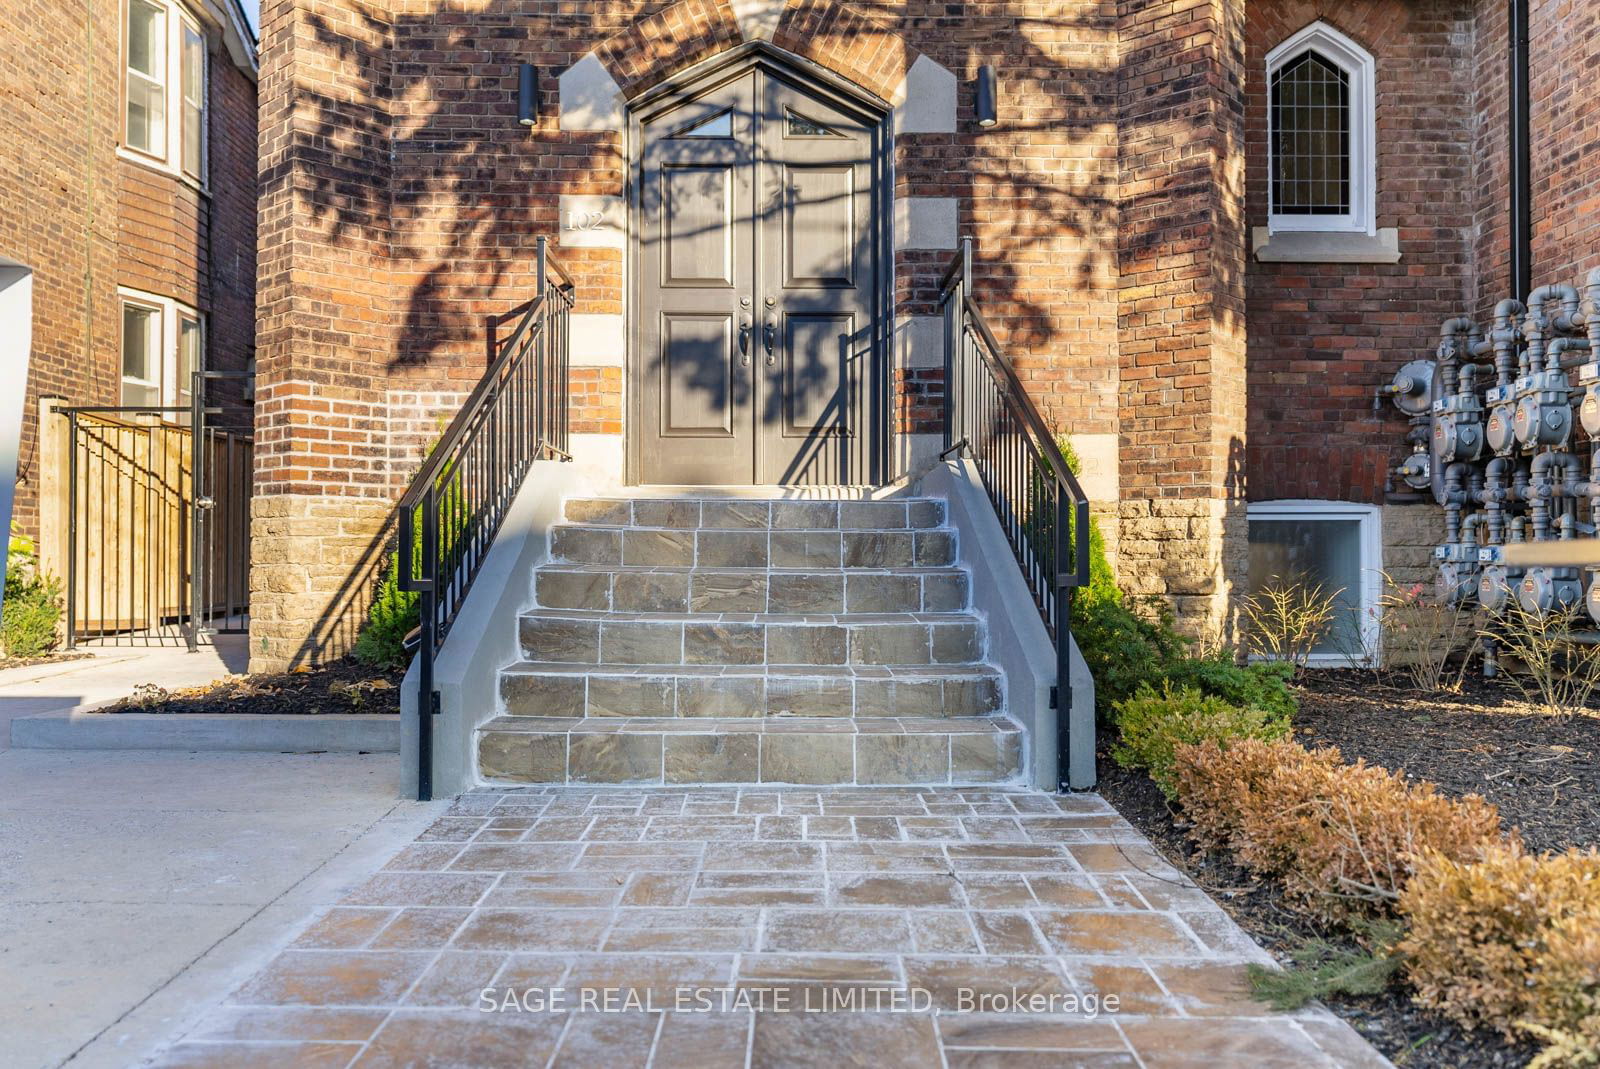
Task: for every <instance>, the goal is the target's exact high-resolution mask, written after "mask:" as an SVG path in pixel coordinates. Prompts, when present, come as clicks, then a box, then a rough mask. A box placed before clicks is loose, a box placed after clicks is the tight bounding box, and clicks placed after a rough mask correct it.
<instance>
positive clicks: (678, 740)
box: [478, 716, 1022, 786]
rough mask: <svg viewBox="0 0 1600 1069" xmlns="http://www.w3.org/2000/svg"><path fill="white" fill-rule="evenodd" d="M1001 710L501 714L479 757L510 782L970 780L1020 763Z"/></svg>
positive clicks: (986, 779)
mask: <svg viewBox="0 0 1600 1069" xmlns="http://www.w3.org/2000/svg"><path fill="white" fill-rule="evenodd" d="M1021 763H1022V735H1021V732H1020V731H1019V730H1018V729H1017V726H1016V725H1015V724H1013V723H1012V722H1011V721H1010V720H1007V719H1006V718H1004V717H953V718H950V719H942V720H923V719H915V718H892V717H891V718H881V719H875V720H840V719H814V718H792V719H791V718H785V719H771V718H767V719H763V718H751V719H737V720H700V721H688V720H681V719H675V718H664V719H663V718H645V717H641V718H636V719H618V718H593V717H589V718H580V717H568V718H563V717H509V716H508V717H499V718H496V719H494V720H491V721H489V722H488V723H487V724H485V725H484V726H483V727H482V728H480V729H479V730H478V767H479V769H480V771H481V772H482V774H483V775H484V777H485V778H487V779H489V780H500V781H511V782H517V783H633V784H682V783H752V784H753V783H773V784H780V783H790V784H856V785H859V786H887V785H897V784H923V785H932V784H939V785H945V784H953V785H976V784H993V783H1004V782H1007V781H1011V780H1014V779H1016V778H1017V776H1018V775H1020V772H1021Z"/></svg>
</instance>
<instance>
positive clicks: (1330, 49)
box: [1267, 22, 1377, 233]
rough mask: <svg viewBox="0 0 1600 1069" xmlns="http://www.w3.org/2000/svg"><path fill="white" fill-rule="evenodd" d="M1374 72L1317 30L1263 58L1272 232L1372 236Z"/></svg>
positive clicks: (1338, 37)
mask: <svg viewBox="0 0 1600 1069" xmlns="http://www.w3.org/2000/svg"><path fill="white" fill-rule="evenodd" d="M1373 69H1374V64H1373V59H1372V56H1371V55H1370V54H1369V53H1367V52H1366V51H1365V50H1364V49H1362V48H1361V46H1359V45H1357V44H1356V43H1355V42H1353V41H1351V40H1350V39H1349V38H1348V37H1346V36H1344V35H1343V34H1341V33H1340V32H1339V31H1337V30H1335V29H1333V28H1332V27H1330V26H1328V25H1326V24H1324V23H1321V22H1316V23H1312V24H1311V25H1310V26H1307V27H1306V28H1305V29H1303V30H1301V31H1300V32H1299V33H1297V34H1295V35H1294V36H1293V37H1291V38H1289V39H1288V40H1287V41H1285V42H1283V44H1281V45H1279V46H1278V47H1277V48H1275V49H1273V50H1272V52H1271V53H1270V54H1269V55H1268V56H1267V142H1268V143H1267V154H1268V170H1269V175H1268V191H1267V196H1268V200H1269V209H1268V226H1269V227H1270V228H1271V229H1272V230H1274V231H1280V230H1336V231H1359V232H1362V233H1372V232H1373V228H1374V226H1375V223H1376V219H1375V210H1374V209H1375V201H1376V194H1377V168H1376V152H1375V144H1374V143H1375V140H1376V132H1375V131H1376V116H1375V114H1374V111H1375V109H1374V101H1373Z"/></svg>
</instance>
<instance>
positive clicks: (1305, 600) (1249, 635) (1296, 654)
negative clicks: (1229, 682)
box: [1243, 578, 1344, 671]
mask: <svg viewBox="0 0 1600 1069" xmlns="http://www.w3.org/2000/svg"><path fill="white" fill-rule="evenodd" d="M1343 593H1344V589H1343V588H1342V587H1341V588H1340V589H1338V590H1332V591H1330V590H1329V589H1328V588H1327V587H1326V586H1324V585H1323V584H1322V583H1312V582H1309V581H1307V580H1304V579H1297V578H1290V579H1285V580H1280V581H1277V582H1273V583H1269V584H1267V585H1266V586H1264V587H1262V588H1261V589H1260V590H1258V591H1256V592H1255V593H1254V594H1251V595H1250V596H1249V597H1247V598H1245V599H1244V603H1243V615H1244V619H1245V625H1246V641H1247V644H1248V648H1249V651H1250V653H1252V654H1254V655H1256V656H1260V657H1266V658H1268V659H1270V660H1274V661H1287V662H1288V663H1290V664H1292V665H1294V666H1295V669H1296V670H1297V671H1298V670H1299V669H1302V668H1304V667H1305V666H1306V664H1307V662H1309V661H1310V659H1311V651H1312V650H1314V649H1315V648H1316V646H1317V644H1318V643H1319V642H1321V641H1322V640H1323V639H1325V638H1327V637H1328V634H1329V632H1331V631H1332V630H1333V620H1334V616H1335V614H1336V613H1337V612H1338V610H1339V597H1340V595H1342V594H1343Z"/></svg>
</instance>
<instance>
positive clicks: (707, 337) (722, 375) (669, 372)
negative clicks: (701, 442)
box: [656, 315, 738, 438]
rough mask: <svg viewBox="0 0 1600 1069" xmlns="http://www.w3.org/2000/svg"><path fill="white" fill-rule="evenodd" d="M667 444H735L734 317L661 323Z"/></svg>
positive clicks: (662, 429)
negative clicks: (721, 441)
mask: <svg viewBox="0 0 1600 1069" xmlns="http://www.w3.org/2000/svg"><path fill="white" fill-rule="evenodd" d="M661 337H662V346H661V347H662V351H663V352H664V353H665V359H664V360H662V362H661V363H662V366H661V381H660V382H658V383H657V384H656V388H657V389H658V390H659V391H660V392H661V395H662V397H663V398H664V399H665V403H664V404H663V405H662V406H661V426H660V434H661V436H662V437H663V438H685V437H688V438H706V437H716V438H731V437H733V436H734V426H735V422H736V416H735V408H736V407H737V406H736V405H735V401H734V397H735V394H734V374H735V369H736V367H737V365H738V356H737V354H736V353H735V352H734V340H733V317H732V316H731V315H666V316H663V317H662V328H661Z"/></svg>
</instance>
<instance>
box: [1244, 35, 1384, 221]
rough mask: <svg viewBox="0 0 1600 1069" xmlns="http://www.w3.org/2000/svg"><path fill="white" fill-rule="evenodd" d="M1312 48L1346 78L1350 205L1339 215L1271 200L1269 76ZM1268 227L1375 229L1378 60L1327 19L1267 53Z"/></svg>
mask: <svg viewBox="0 0 1600 1069" xmlns="http://www.w3.org/2000/svg"><path fill="white" fill-rule="evenodd" d="M1307 52H1315V53H1316V54H1317V55H1319V56H1321V57H1322V58H1323V59H1325V60H1327V61H1328V62H1329V63H1332V64H1333V65H1334V66H1336V67H1338V68H1339V69H1340V70H1342V71H1343V72H1344V73H1345V76H1346V77H1348V78H1349V79H1350V210H1349V211H1348V212H1344V213H1341V214H1337V215H1279V214H1278V213H1277V212H1276V211H1274V210H1273V209H1275V208H1276V207H1277V205H1276V204H1275V203H1273V200H1272V196H1273V188H1274V185H1275V182H1274V179H1275V178H1276V175H1277V158H1276V157H1275V156H1274V155H1273V152H1272V141H1273V128H1272V126H1273V124H1272V79H1273V76H1274V75H1276V74H1277V72H1278V71H1279V70H1280V69H1281V68H1282V67H1284V66H1285V65H1286V64H1288V63H1289V62H1291V61H1293V60H1296V59H1299V58H1300V57H1301V56H1302V55H1304V54H1305V53H1307ZM1266 87H1267V230H1268V231H1269V232H1271V233H1279V232H1290V231H1312V232H1318V233H1343V234H1376V233H1377V232H1378V212H1377V203H1378V109H1377V99H1378V98H1377V61H1376V60H1374V59H1373V58H1372V53H1370V52H1368V51H1367V50H1366V49H1364V48H1362V47H1361V46H1360V45H1358V44H1356V43H1355V42H1354V41H1352V40H1351V39H1350V38H1348V37H1346V36H1345V35H1344V34H1342V33H1340V32H1339V31H1338V30H1336V29H1334V28H1333V27H1332V26H1329V25H1328V24H1327V23H1325V22H1313V23H1312V24H1311V25H1309V26H1307V27H1306V28H1305V29H1303V30H1301V31H1300V32H1299V33H1297V34H1295V35H1294V36H1293V37H1290V38H1289V39H1288V40H1287V41H1284V42H1283V43H1282V44H1280V45H1279V46H1278V47H1277V48H1274V49H1273V50H1272V51H1271V52H1268V53H1267V80H1266Z"/></svg>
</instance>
